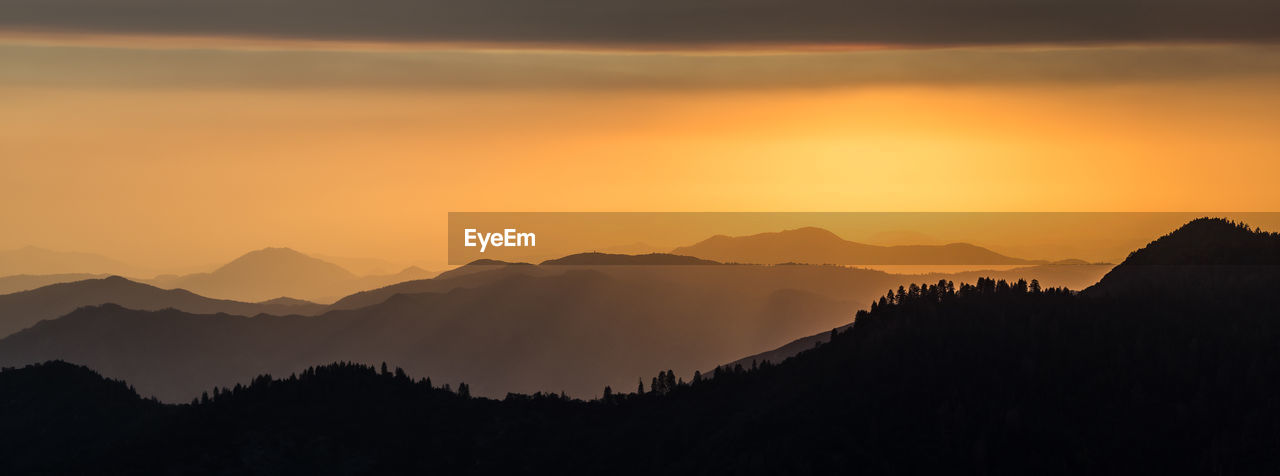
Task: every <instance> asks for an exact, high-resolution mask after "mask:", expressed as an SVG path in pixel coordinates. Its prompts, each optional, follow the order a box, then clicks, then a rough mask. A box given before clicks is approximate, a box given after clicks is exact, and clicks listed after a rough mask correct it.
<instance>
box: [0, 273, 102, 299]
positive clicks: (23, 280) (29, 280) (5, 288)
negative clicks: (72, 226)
mask: <svg viewBox="0 0 1280 476" xmlns="http://www.w3.org/2000/svg"><path fill="white" fill-rule="evenodd" d="M107 276H109V275H106V274H87V273H68V274H18V275H14V276H4V277H0V294H11V293H16V292H18V291H29V290H32V289H36V288H40V287H44V286H48V285H50V284H57V283H70V282H74V281H84V280H86V279H102V278H105V277H107Z"/></svg>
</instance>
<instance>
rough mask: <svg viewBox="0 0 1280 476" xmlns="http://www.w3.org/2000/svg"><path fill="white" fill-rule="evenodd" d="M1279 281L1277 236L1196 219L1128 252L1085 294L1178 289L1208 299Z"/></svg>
mask: <svg viewBox="0 0 1280 476" xmlns="http://www.w3.org/2000/svg"><path fill="white" fill-rule="evenodd" d="M1277 279H1280V234H1277V233H1268V232H1262V231H1260V230H1251V229H1249V227H1248V226H1246V225H1244V224H1238V223H1234V222H1231V221H1227V220H1224V219H1220V218H1198V219H1196V220H1193V221H1191V222H1189V223H1187V224H1186V225H1183V226H1182V227H1180V228H1178V229H1177V230H1175V231H1173V232H1171V233H1169V234H1167V235H1165V236H1162V237H1160V238H1159V239H1157V240H1155V241H1153V242H1151V243H1150V244H1148V245H1147V246H1145V247H1143V248H1141V249H1138V250H1135V251H1134V252H1132V253H1130V254H1129V256H1128V257H1127V258H1125V260H1124V262H1122V263H1121V264H1120V265H1119V266H1116V267H1115V269H1113V270H1111V271H1110V272H1109V273H1107V275H1106V276H1104V277H1103V278H1102V279H1101V280H1100V281H1099V282H1098V284H1096V285H1094V286H1092V287H1090V288H1089V289H1087V290H1085V292H1086V293H1090V294H1097V295H1110V294H1117V293H1124V292H1134V291H1138V292H1148V291H1150V292H1157V291H1162V290H1166V289H1178V290H1179V291H1181V292H1183V293H1194V294H1196V295H1202V294H1203V295H1213V294H1215V293H1230V294H1236V293H1239V292H1240V290H1242V289H1249V290H1258V291H1262V289H1259V287H1260V286H1267V284H1266V283H1270V282H1273V281H1274V280H1277Z"/></svg>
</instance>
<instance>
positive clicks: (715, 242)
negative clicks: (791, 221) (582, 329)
mask: <svg viewBox="0 0 1280 476" xmlns="http://www.w3.org/2000/svg"><path fill="white" fill-rule="evenodd" d="M671 253H672V254H677V255H686V256H696V257H698V258H702V259H708V260H715V261H720V262H725V263H759V264H777V263H810V264H841V265H1031V264H1045V263H1046V262H1045V261H1032V260H1025V259H1019V258H1011V257H1008V256H1004V255H1001V254H999V253H996V252H994V251H991V250H988V249H986V248H982V247H980V246H975V245H971V244H967V243H951V244H947V245H901V246H878V245H868V244H863V243H855V242H852V241H848V240H845V239H843V238H840V237H839V236H837V235H836V234H835V233H832V232H830V231H827V230H824V229H822V228H816V227H805V228H797V229H794V230H786V231H780V232H770V233H760V234H756V235H750V236H726V235H716V236H713V237H711V238H708V239H706V240H703V241H700V242H698V243H695V244H693V245H690V246H682V247H680V248H676V249H675V250H672V251H671Z"/></svg>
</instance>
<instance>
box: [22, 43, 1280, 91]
mask: <svg viewBox="0 0 1280 476" xmlns="http://www.w3.org/2000/svg"><path fill="white" fill-rule="evenodd" d="M0 64H7V65H11V67H9V68H0V85H9V86H64V87H122V88H146V89H152V88H238V87H248V88H290V89H291V88H366V87H375V88H410V89H420V88H427V89H524V90H529V89H539V90H546V89H552V90H554V89H563V90H586V89H661V90H672V89H760V88H814V87H846V86H867V85H877V84H966V83H993V82H994V83H1027V82H1041V83H1044V82H1049V83H1064V82H1071V83H1080V82H1108V83H1114V82H1124V81H1160V80H1186V79H1213V78H1227V77H1230V78H1242V77H1268V78H1273V77H1276V76H1280V46H1272V45H1216V46H1208V45H1199V46H1193V45H1179V46H1160V47H1150V46H1142V47H1140V46H1130V47H1086V48H1053V49H1047V48H1023V47H972V48H945V49H888V50H875V51H858V52H828V53H788V54H703V53H699V54H688V53H670V52H662V53H658V52H649V53H619V52H551V51H508V52H496V51H466V50H464V51H321V50H262V51H255V50H237V49H229V50H219V49H150V48H143V49H133V48H101V47H78V46H30V45H28V46H23V45H8V46H5V45H0Z"/></svg>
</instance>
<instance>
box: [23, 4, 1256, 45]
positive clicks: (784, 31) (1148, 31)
mask: <svg viewBox="0 0 1280 476" xmlns="http://www.w3.org/2000/svg"><path fill="white" fill-rule="evenodd" d="M1277 18H1280V2H1276V1H1271V0H4V1H3V2H0V28H5V29H20V30H31V29H34V30H55V31H72V32H93V33H130V34H136V33H145V34H199V35H242V36H268V37H282V38H303V39H326V40H372V41H449V42H452V41H463V42H496V43H551V44H568V45H588V46H624V47H625V46H690V45H702V44H725V43H728V44H747V45H750V44H771V43H893V44H928V45H937V44H957V43H964V44H991V43H995V44H1007V43H1048V42H1094V41H1105V42H1127V41H1141V42H1158V41H1203V40H1224V41H1273V40H1276V39H1280V21H1277Z"/></svg>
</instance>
